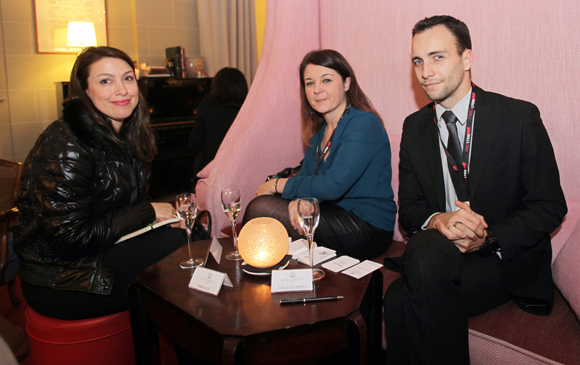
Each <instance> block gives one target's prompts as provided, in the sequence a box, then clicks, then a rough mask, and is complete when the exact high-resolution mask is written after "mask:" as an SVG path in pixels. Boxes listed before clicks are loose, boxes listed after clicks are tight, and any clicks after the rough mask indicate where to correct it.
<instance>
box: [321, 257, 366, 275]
mask: <svg viewBox="0 0 580 365" xmlns="http://www.w3.org/2000/svg"><path fill="white" fill-rule="evenodd" d="M359 262H360V260H357V259H355V258H353V257H350V256H340V257H339V258H337V259H336V260H332V261H330V262H327V263H324V264H322V267H323V268H325V269H327V270H330V271H332V272H340V271H342V270H345V269H348V268H349V267H351V266H353V265H356V264H358V263H359Z"/></svg>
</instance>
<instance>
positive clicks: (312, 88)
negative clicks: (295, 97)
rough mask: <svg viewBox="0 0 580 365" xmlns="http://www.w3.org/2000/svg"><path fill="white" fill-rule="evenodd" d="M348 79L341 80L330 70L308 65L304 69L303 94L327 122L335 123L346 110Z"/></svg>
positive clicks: (338, 75) (337, 74)
mask: <svg viewBox="0 0 580 365" xmlns="http://www.w3.org/2000/svg"><path fill="white" fill-rule="evenodd" d="M349 86H350V77H347V78H346V80H343V79H342V77H341V76H340V74H339V73H338V72H336V71H335V70H333V69H331V68H327V67H323V66H318V65H313V64H309V65H308V66H306V68H305V69H304V92H305V94H306V98H307V99H308V103H310V106H312V108H313V109H314V110H316V111H317V112H318V113H320V114H322V115H323V116H324V119H325V120H326V121H327V122H328V121H331V122H336V121H338V119H339V118H340V116H341V115H342V112H343V111H344V109H345V108H346V94H345V93H346V91H347V90H348V88H349Z"/></svg>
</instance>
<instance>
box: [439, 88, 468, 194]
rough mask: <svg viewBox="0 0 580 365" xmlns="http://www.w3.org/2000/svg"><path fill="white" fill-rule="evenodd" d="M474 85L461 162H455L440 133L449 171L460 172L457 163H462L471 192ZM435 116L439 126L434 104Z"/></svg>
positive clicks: (464, 176) (464, 177)
mask: <svg viewBox="0 0 580 365" xmlns="http://www.w3.org/2000/svg"><path fill="white" fill-rule="evenodd" d="M474 86H475V85H474V84H473V83H472V84H471V101H470V103H469V113H468V114H467V121H466V125H465V138H464V140H463V151H462V152H461V161H455V160H454V159H453V157H452V156H451V154H450V153H449V151H448V150H447V148H446V147H445V144H444V143H443V140H442V139H441V133H439V141H440V142H441V146H442V147H443V150H444V151H445V155H446V156H447V164H448V165H449V169H450V171H451V170H453V171H459V169H458V168H457V162H460V163H461V165H462V167H463V182H464V183H465V187H466V188H467V191H468V192H469V174H468V173H467V166H469V151H470V149H471V140H472V133H471V130H472V127H473V115H474V113H475V90H474ZM433 114H435V117H434V119H435V125H437V114H436V112H435V104H433Z"/></svg>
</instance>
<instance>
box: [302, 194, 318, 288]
mask: <svg viewBox="0 0 580 365" xmlns="http://www.w3.org/2000/svg"><path fill="white" fill-rule="evenodd" d="M319 220H320V208H319V206H318V199H316V198H302V199H300V200H298V221H299V222H300V227H302V229H303V230H304V233H305V234H306V239H307V240H308V251H309V253H310V268H311V269H312V280H319V279H322V278H323V277H324V270H321V269H315V268H313V267H312V266H314V265H313V255H314V244H313V242H312V238H313V237H314V231H315V230H316V227H318V221H319Z"/></svg>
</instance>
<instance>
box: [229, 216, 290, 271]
mask: <svg viewBox="0 0 580 365" xmlns="http://www.w3.org/2000/svg"><path fill="white" fill-rule="evenodd" d="M238 250H239V251H240V255H242V258H243V259H244V261H246V263H248V264H249V265H251V266H254V267H257V268H266V267H271V266H274V265H276V264H277V263H279V262H280V261H282V259H283V258H284V256H286V254H287V253H288V232H286V228H284V225H283V224H282V223H280V222H278V221H277V220H276V219H274V218H254V219H252V220H251V221H249V222H247V223H246V224H245V225H244V227H243V228H242V230H241V231H240V236H239V238H238Z"/></svg>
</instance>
